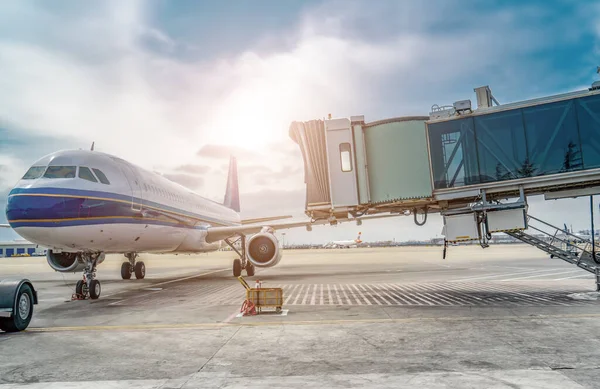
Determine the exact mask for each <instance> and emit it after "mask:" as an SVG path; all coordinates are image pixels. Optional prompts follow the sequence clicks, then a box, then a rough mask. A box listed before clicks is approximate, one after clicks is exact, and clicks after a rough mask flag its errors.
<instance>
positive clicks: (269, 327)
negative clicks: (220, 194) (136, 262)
mask: <svg viewBox="0 0 600 389" xmlns="http://www.w3.org/2000/svg"><path fill="white" fill-rule="evenodd" d="M233 256H234V255H233V253H231V252H217V253H212V254H201V255H190V256H182V255H179V256H176V255H142V256H141V258H140V259H141V260H143V261H144V262H145V263H146V279H144V280H121V279H120V265H121V262H122V261H123V259H124V257H122V256H117V255H111V256H108V257H107V259H106V261H105V262H104V263H102V264H101V265H99V267H98V279H99V280H100V281H101V282H102V289H103V290H102V295H101V297H100V299H99V300H85V301H71V299H70V298H71V295H72V293H73V292H74V286H75V282H76V281H77V280H78V279H79V278H80V277H81V275H80V274H62V273H56V272H54V271H52V270H51V269H50V268H49V267H48V265H47V264H46V261H45V258H43V257H42V258H37V257H32V258H12V259H8V258H0V275H1V276H2V277H6V276H19V277H27V278H29V279H31V280H32V281H33V283H34V286H35V287H36V288H37V290H38V294H39V298H40V303H39V305H37V306H35V313H34V319H33V320H32V322H31V325H30V327H29V328H28V329H27V330H26V331H24V332H21V333H15V334H7V333H0V389H7V388H86V389H89V388H164V389H166V388H248V387H261V388H262V387H265V386H268V387H274V388H279V387H285V388H295V387H298V388H299V387H302V388H312V387H315V388H316V387H318V388H324V387H329V388H338V387H339V388H347V387H381V388H388V387H389V388H392V387H393V388H414V387H421V388H545V389H546V388H561V389H564V388H597V387H599V386H600V384H598V381H599V380H600V362H596V361H595V360H596V358H599V357H600V337H599V336H598V334H599V333H600V312H599V309H598V308H599V307H600V302H599V301H596V300H595V299H582V298H581V297H582V296H583V297H586V296H594V295H593V293H589V292H593V291H595V282H594V276H593V275H591V274H589V273H586V272H585V271H583V270H581V269H578V268H576V267H574V266H572V265H568V264H566V263H563V262H562V261H561V260H559V259H550V258H549V257H548V256H547V255H546V254H544V253H542V252H540V251H538V250H537V249H535V248H532V247H528V246H524V245H497V246H492V247H490V248H487V249H485V250H483V249H481V248H479V247H478V246H458V247H450V248H449V253H448V256H447V258H446V259H445V260H443V259H442V251H441V247H401V248H356V249H331V250H324V249H323V250H286V251H285V252H284V257H283V259H282V261H281V262H280V264H279V265H277V266H276V267H273V268H268V269H258V270H257V273H256V276H255V277H248V278H247V280H248V283H249V284H250V285H253V284H254V280H256V279H260V280H261V281H262V286H263V287H281V288H283V293H284V310H283V313H282V314H276V313H274V312H263V313H262V314H261V315H258V316H247V317H242V316H241V315H240V314H239V312H240V307H241V304H242V302H243V300H244V295H245V291H244V289H243V287H242V286H241V285H240V283H239V282H238V280H236V279H235V278H234V277H233V276H232V271H231V267H232V266H231V262H232V259H233ZM578 294H579V295H578Z"/></svg>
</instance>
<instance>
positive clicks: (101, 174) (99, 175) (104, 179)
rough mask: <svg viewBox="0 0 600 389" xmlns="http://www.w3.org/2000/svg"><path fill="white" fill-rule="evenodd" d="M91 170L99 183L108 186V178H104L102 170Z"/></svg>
mask: <svg viewBox="0 0 600 389" xmlns="http://www.w3.org/2000/svg"><path fill="white" fill-rule="evenodd" d="M92 170H93V171H94V173H96V177H98V179H99V180H100V182H101V183H103V184H106V185H110V181H108V178H106V176H105V175H104V173H102V170H99V169H94V168H92Z"/></svg>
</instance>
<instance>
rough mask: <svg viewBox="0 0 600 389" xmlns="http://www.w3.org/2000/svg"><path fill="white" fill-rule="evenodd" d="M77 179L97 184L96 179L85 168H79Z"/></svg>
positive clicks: (88, 169)
mask: <svg viewBox="0 0 600 389" xmlns="http://www.w3.org/2000/svg"><path fill="white" fill-rule="evenodd" d="M79 178H82V179H84V180H87V181H91V182H98V180H97V179H96V177H94V174H93V173H92V171H91V170H90V168H88V167H85V166H79Z"/></svg>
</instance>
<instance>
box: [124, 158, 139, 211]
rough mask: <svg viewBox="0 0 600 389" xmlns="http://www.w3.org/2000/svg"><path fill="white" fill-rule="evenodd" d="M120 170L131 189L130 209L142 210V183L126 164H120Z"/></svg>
mask: <svg viewBox="0 0 600 389" xmlns="http://www.w3.org/2000/svg"><path fill="white" fill-rule="evenodd" d="M121 170H122V171H123V173H124V174H125V177H127V182H128V184H129V187H130V188H131V209H133V210H134V211H141V210H142V201H143V198H142V183H141V182H140V180H139V179H138V177H137V175H136V174H135V171H134V170H133V168H132V167H131V166H129V165H127V164H123V163H122V164H121Z"/></svg>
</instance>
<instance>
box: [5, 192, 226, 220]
mask: <svg viewBox="0 0 600 389" xmlns="http://www.w3.org/2000/svg"><path fill="white" fill-rule="evenodd" d="M132 201H133V202H135V203H137V204H140V203H141V204H143V211H144V212H143V216H142V214H141V213H140V211H135V210H133V209H132V207H131V203H132ZM6 216H7V219H8V220H9V222H10V223H11V225H12V226H13V228H17V227H24V226H45V227H50V226H63V225H89V224H102V223H144V224H160V225H175V226H178V227H185V228H206V227H207V226H208V225H209V224H210V225H221V226H232V225H236V223H231V222H224V221H222V220H217V219H214V218H211V217H207V216H204V215H200V214H197V213H193V212H189V211H185V210H182V209H178V208H175V207H171V206H168V205H164V204H160V203H157V202H153V201H147V200H142V199H139V198H132V197H131V196H127V195H121V194H118V193H111V192H100V191H89V190H77V189H66V188H65V189H62V188H15V189H13V190H12V191H11V192H10V194H9V198H8V204H7V207H6ZM63 219H66V220H63Z"/></svg>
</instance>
